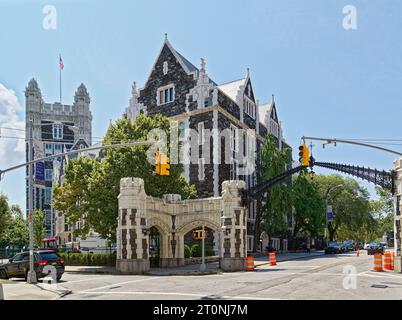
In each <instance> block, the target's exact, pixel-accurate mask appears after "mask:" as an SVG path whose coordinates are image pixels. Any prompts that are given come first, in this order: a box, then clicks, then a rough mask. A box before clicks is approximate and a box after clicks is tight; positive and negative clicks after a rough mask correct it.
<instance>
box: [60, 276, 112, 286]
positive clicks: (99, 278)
mask: <svg viewBox="0 0 402 320" xmlns="http://www.w3.org/2000/svg"><path fill="white" fill-rule="evenodd" d="M114 277H115V276H107V277H102V278H101V277H98V278H88V279H81V280H72V281H69V280H63V281H65V282H66V284H70V283H77V282H85V281H94V280H102V279H107V278H114ZM59 284H60V285H63V284H64V282H63V283H59Z"/></svg>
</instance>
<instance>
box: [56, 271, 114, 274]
mask: <svg viewBox="0 0 402 320" xmlns="http://www.w3.org/2000/svg"><path fill="white" fill-rule="evenodd" d="M64 272H66V273H81V274H117V273H116V272H115V271H114V272H113V271H106V270H94V271H92V270H66V271H64Z"/></svg>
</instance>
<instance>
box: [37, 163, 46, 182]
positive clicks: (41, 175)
mask: <svg viewBox="0 0 402 320" xmlns="http://www.w3.org/2000/svg"><path fill="white" fill-rule="evenodd" d="M35 180H36V181H45V163H44V162H37V163H36V164H35Z"/></svg>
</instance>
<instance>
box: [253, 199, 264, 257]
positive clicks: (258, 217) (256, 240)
mask: <svg viewBox="0 0 402 320" xmlns="http://www.w3.org/2000/svg"><path fill="white" fill-rule="evenodd" d="M261 201H262V197H259V198H258V199H257V212H256V215H255V222H254V244H253V246H254V248H253V252H257V246H258V245H259V242H260V235H261V232H260V226H261V219H262V202H261Z"/></svg>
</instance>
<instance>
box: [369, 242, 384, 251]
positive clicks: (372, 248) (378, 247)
mask: <svg viewBox="0 0 402 320" xmlns="http://www.w3.org/2000/svg"><path fill="white" fill-rule="evenodd" d="M375 253H381V254H384V247H383V246H382V245H381V244H380V243H377V242H370V246H369V248H368V249H367V254H375Z"/></svg>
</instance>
